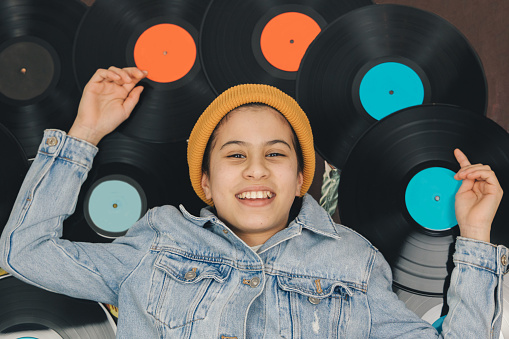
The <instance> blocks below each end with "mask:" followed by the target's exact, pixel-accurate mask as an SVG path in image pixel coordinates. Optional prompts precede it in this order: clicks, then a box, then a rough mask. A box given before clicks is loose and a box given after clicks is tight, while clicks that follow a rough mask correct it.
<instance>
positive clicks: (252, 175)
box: [243, 156, 270, 180]
mask: <svg viewBox="0 0 509 339" xmlns="http://www.w3.org/2000/svg"><path fill="white" fill-rule="evenodd" d="M245 164H246V167H245V168H244V172H243V175H244V177H245V178H247V179H251V180H253V179H255V180H260V179H265V178H267V177H268V176H269V173H270V171H269V169H268V168H267V166H266V163H265V157H263V156H252V157H250V158H249V159H248V161H246V163H245Z"/></svg>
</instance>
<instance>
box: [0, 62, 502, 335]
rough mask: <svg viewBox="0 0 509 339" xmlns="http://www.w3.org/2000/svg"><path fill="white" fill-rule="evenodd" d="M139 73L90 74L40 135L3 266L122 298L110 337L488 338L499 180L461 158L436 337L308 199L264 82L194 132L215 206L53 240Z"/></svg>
mask: <svg viewBox="0 0 509 339" xmlns="http://www.w3.org/2000/svg"><path fill="white" fill-rule="evenodd" d="M145 76H146V73H144V72H142V71H140V70H138V69H135V68H126V69H118V68H114V67H112V68H110V69H109V70H98V71H97V73H96V74H95V75H94V76H93V77H92V79H91V81H90V82H89V84H88V85H87V86H86V88H85V90H84V93H83V98H82V101H81V103H80V107H79V110H78V115H77V118H76V121H75V123H74V125H73V126H72V128H71V130H70V131H69V133H68V134H66V133H65V132H62V131H57V130H48V131H46V132H45V136H44V139H43V142H42V143H41V147H40V149H39V153H38V156H37V158H36V159H35V161H34V163H33V164H32V166H31V169H30V172H29V173H28V175H27V177H26V179H25V182H24V184H23V187H22V188H21V191H20V193H19V196H18V199H17V201H16V204H15V206H14V209H13V212H12V214H11V217H10V220H9V222H8V224H7V225H6V227H5V229H4V232H3V234H2V238H1V243H0V246H1V247H0V253H1V255H0V258H1V261H0V266H2V267H4V268H5V269H6V270H7V271H9V272H10V273H12V274H13V275H14V276H16V277H17V278H19V279H21V280H23V281H26V282H29V283H31V284H34V285H36V286H39V287H41V288H45V289H49V290H52V291H56V292H59V293H63V294H67V295H70V296H72V297H76V298H85V299H91V300H95V301H98V302H104V303H109V304H114V305H118V306H119V310H120V313H119V320H118V332H117V336H118V337H119V338H166V337H167V338H179V339H180V338H218V339H219V338H221V339H224V338H279V337H281V338H340V337H341V338H368V337H373V338H395V337H398V338H400V337H408V338H437V337H444V338H445V337H461V338H473V337H475V338H498V335H499V331H500V326H501V319H502V309H501V308H502V299H501V298H502V296H501V286H502V276H503V273H505V272H506V270H507V252H508V250H507V248H506V247H504V246H496V245H492V244H490V243H489V235H490V228H491V222H492V220H493V218H494V215H495V212H496V210H497V207H498V204H499V202H500V200H501V197H502V190H501V188H500V185H499V183H498V181H497V178H496V176H495V174H494V173H493V171H491V169H490V168H489V167H488V166H485V165H481V164H477V165H471V164H470V163H469V161H468V159H467V158H466V156H465V155H464V154H463V153H461V151H459V150H455V155H456V158H457V160H458V162H459V164H460V166H461V169H460V170H459V172H458V173H457V174H456V178H457V179H458V180H463V183H462V186H461V188H460V189H459V191H458V194H457V200H456V215H457V220H458V223H459V226H460V230H461V237H458V239H457V242H456V253H455V255H454V261H455V264H456V268H455V270H454V272H453V274H452V278H451V288H450V289H449V291H448V304H449V307H450V311H449V315H448V316H447V318H446V320H445V322H444V324H443V332H442V333H441V334H439V333H438V332H437V331H436V330H435V329H434V328H433V327H432V326H430V325H429V324H427V323H426V322H424V321H422V320H421V319H420V318H419V317H417V316H416V315H415V314H413V313H412V312H410V311H409V310H408V309H406V308H405V306H404V304H403V303H402V302H401V301H399V300H398V298H397V296H396V295H395V294H394V293H393V292H392V288H391V283H392V281H391V272H390V267H389V265H388V264H387V262H386V261H385V260H384V258H383V256H382V255H381V254H380V253H379V251H378V250H377V249H376V248H374V247H373V246H372V245H371V244H370V243H369V242H368V241H367V240H366V239H364V238H363V237H361V236H360V235H358V234H357V233H355V232H354V231H352V230H350V229H348V228H347V227H344V226H342V225H338V224H335V223H334V222H333V221H332V219H331V218H330V217H329V215H328V214H327V212H325V211H324V210H323V209H322V208H321V207H319V205H318V204H317V203H316V202H315V200H314V199H313V198H312V197H311V196H309V195H307V194H306V191H307V189H308V188H309V186H310V184H311V180H312V178H313V173H314V150H313V139H312V134H311V128H310V126H309V123H308V121H307V118H306V116H305V114H304V112H302V110H301V109H300V107H299V106H298V105H297V103H296V102H295V101H294V100H293V99H292V98H290V97H289V96H287V95H285V94H284V93H282V92H280V91H279V90H277V89H275V88H273V87H270V86H265V85H240V86H236V87H233V88H231V89H229V90H227V91H226V92H224V93H223V94H221V95H220V96H219V97H218V98H217V99H216V100H214V102H212V103H211V105H210V106H209V107H208V108H207V110H205V112H204V113H203V114H202V116H201V117H200V119H199V121H198V122H197V123H196V125H195V128H194V129H193V131H192V133H191V136H190V138H189V147H188V163H189V169H190V178H191V181H192V184H193V187H194V189H195V191H196V193H197V194H198V195H199V196H200V198H202V199H203V200H204V201H205V202H206V203H207V204H209V205H210V206H209V207H208V208H205V209H202V211H201V214H200V216H194V215H191V214H189V213H188V212H187V211H186V210H185V208H184V207H183V206H180V208H179V209H177V208H175V207H172V206H163V207H159V208H154V209H151V210H150V211H148V212H147V214H146V215H145V216H144V217H143V218H142V219H140V220H139V221H138V222H137V223H136V224H135V225H133V226H132V227H131V228H130V230H129V231H128V233H127V234H126V235H125V236H124V237H121V238H118V239H116V240H115V241H114V242H113V243H111V244H92V243H73V242H69V241H66V240H62V239H60V235H61V233H62V222H63V220H64V219H65V218H66V217H67V216H69V215H70V214H72V213H73V211H74V208H75V205H76V200H77V196H78V191H79V187H80V185H81V184H82V183H83V181H84V180H85V178H86V175H87V172H88V170H89V169H90V167H91V164H92V159H93V157H94V155H95V154H96V152H97V148H96V147H95V145H97V143H98V142H99V141H100V140H101V138H102V137H104V136H105V135H106V134H108V133H110V132H111V131H113V130H114V129H115V128H116V127H117V126H118V125H119V124H120V123H121V122H122V121H124V120H125V119H127V118H128V116H129V114H130V112H131V111H132V109H133V108H134V106H135V105H136V103H137V102H138V99H139V96H140V93H141V91H142V89H143V88H142V87H140V86H137V83H138V82H139V81H140V80H141V79H143V78H144V77H145ZM373 165H374V166H373V167H374V168H373V170H376V164H373ZM175 194H178V192H175Z"/></svg>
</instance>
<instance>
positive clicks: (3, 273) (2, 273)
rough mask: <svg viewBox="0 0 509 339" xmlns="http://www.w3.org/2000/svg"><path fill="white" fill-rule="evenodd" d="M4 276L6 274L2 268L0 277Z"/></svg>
mask: <svg viewBox="0 0 509 339" xmlns="http://www.w3.org/2000/svg"><path fill="white" fill-rule="evenodd" d="M6 274H8V273H7V272H5V271H4V270H3V269H2V268H0V277H1V276H2V275H6Z"/></svg>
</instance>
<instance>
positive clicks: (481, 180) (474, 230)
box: [454, 149, 503, 242]
mask: <svg viewBox="0 0 509 339" xmlns="http://www.w3.org/2000/svg"><path fill="white" fill-rule="evenodd" d="M454 156H455V157H456V160H457V161H458V163H459V164H460V167H461V168H460V170H459V171H458V173H456V175H455V176H454V178H455V179H456V180H463V182H462V184H461V186H460V188H459V190H458V192H457V193H456V203H455V209H456V219H457V220H458V225H459V227H460V234H461V236H463V237H467V238H472V239H477V240H482V241H486V242H489V241H490V232H491V223H492V222H493V219H494V218H495V214H496V212H497V209H498V206H499V204H500V201H501V200H502V195H503V191H502V187H500V184H499V182H498V179H497V177H496V175H495V172H493V171H492V170H491V168H490V166H488V165H483V164H475V165H471V164H470V161H469V160H468V158H467V157H466V155H465V154H464V153H463V152H461V151H460V150H459V149H455V150H454Z"/></svg>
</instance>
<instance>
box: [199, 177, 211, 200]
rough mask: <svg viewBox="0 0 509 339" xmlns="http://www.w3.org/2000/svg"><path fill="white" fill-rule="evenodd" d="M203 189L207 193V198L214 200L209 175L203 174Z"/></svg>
mask: <svg viewBox="0 0 509 339" xmlns="http://www.w3.org/2000/svg"><path fill="white" fill-rule="evenodd" d="M201 188H202V189H203V192H205V198H207V199H212V193H211V191H210V180H209V176H208V175H207V173H202V175H201Z"/></svg>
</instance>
